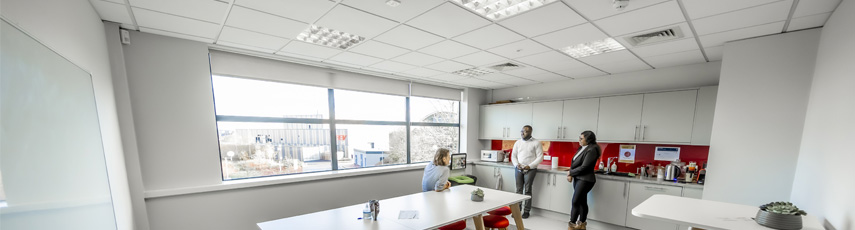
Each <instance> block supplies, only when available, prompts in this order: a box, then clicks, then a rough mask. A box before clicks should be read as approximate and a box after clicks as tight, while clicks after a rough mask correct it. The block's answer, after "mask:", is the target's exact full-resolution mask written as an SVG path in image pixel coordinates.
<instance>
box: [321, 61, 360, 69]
mask: <svg viewBox="0 0 855 230" xmlns="http://www.w3.org/2000/svg"><path fill="white" fill-rule="evenodd" d="M323 62H324V63H327V64H331V65H333V66H332V67H328V68H333V69H339V68H336V67H348V68H354V69H362V67H363V66H360V65H356V64H353V63H347V62H340V61H336V60H330V59H328V60H324V61H323Z"/></svg>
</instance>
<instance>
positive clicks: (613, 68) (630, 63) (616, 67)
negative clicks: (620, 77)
mask: <svg viewBox="0 0 855 230" xmlns="http://www.w3.org/2000/svg"><path fill="white" fill-rule="evenodd" d="M594 66H595V67H597V68H599V69H601V70H603V71H606V72H609V73H611V74H616V73H626V72H634V71H640V70H646V69H651V68H650V66H648V65H647V64H644V62H642V61H641V60H639V59H638V58H635V59H630V60H627V61H621V62H606V63H600V64H597V65H594Z"/></svg>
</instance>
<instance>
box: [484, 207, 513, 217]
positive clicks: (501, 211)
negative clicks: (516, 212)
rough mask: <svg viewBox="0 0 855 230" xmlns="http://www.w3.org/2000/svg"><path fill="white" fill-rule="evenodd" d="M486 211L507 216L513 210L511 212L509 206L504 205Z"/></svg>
mask: <svg viewBox="0 0 855 230" xmlns="http://www.w3.org/2000/svg"><path fill="white" fill-rule="evenodd" d="M487 213H489V214H490V215H497V216H507V215H510V214H511V213H513V212H511V207H508V206H505V207H501V208H497V209H496V210H493V211H489V212H487Z"/></svg>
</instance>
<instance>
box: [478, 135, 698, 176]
mask: <svg viewBox="0 0 855 230" xmlns="http://www.w3.org/2000/svg"><path fill="white" fill-rule="evenodd" d="M514 142H516V140H492V142H491V145H490V146H491V149H492V150H507V151H508V152H510V151H511V149H513V146H514ZM599 145H600V148H602V149H603V155H602V156H601V157H600V161H603V164H605V163H607V162H608V158H609V157H617V156H618V150H619V148H620V145H635V163H617V165H618V172H631V173H635V169H636V168H638V167H641V166H642V165H646V164H647V163H653V165H662V166H665V165H667V164H670V162H669V161H655V160H653V153H654V151H655V150H654V149H655V148H656V147H657V146H660V147H680V161H683V162H686V163H688V162H690V161H694V162H697V163H698V165H701V166H703V163H705V162H707V159H708V157H709V153H710V147H709V146H698V145H668V144H633V143H603V142H600V143H599ZM579 147H580V145H579V142H558V141H543V155H549V156H552V157H558V165H559V166H565V167H570V161H572V160H573V155H574V154H576V150H578V149H579ZM511 154H513V153H511ZM540 164H542V165H552V161H551V160H544V161H543V162H541V163H540ZM597 165H599V161H598V162H597ZM598 167H599V166H598Z"/></svg>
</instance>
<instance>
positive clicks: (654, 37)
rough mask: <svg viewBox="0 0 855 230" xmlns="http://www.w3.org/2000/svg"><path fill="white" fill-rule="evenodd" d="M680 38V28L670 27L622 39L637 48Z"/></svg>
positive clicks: (681, 34)
mask: <svg viewBox="0 0 855 230" xmlns="http://www.w3.org/2000/svg"><path fill="white" fill-rule="evenodd" d="M680 38H683V30H681V29H680V27H672V28H668V29H665V30H660V31H655V32H650V33H646V34H641V35H636V36H630V37H625V38H624V39H626V41H627V42H629V44H631V45H632V46H635V47H638V46H644V45H649V44H654V43H660V42H664V41H669V40H674V39H680Z"/></svg>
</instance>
